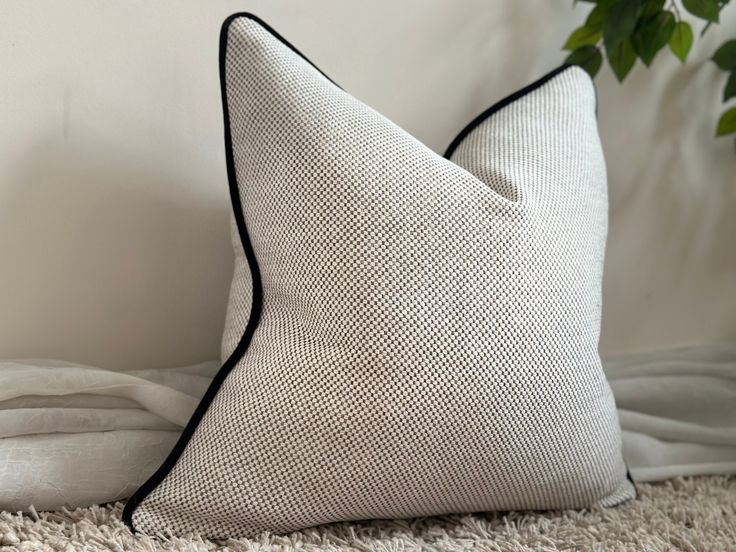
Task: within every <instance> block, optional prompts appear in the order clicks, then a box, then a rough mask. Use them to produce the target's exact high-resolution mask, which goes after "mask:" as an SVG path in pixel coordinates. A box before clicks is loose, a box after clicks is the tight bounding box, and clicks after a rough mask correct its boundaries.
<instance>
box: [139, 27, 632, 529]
mask: <svg viewBox="0 0 736 552" xmlns="http://www.w3.org/2000/svg"><path fill="white" fill-rule="evenodd" d="M223 32H224V33H226V35H225V38H226V40H224V42H223V47H224V48H225V49H226V50H225V52H224V64H225V66H224V71H225V73H224V75H225V79H224V83H225V85H224V86H225V92H226V100H227V104H228V109H229V121H228V124H229V127H230V132H231V136H232V152H230V154H231V155H232V160H233V162H234V168H235V176H236V182H235V185H236V188H237V189H236V191H237V193H236V194H235V195H236V197H235V200H236V201H237V202H239V205H240V206H241V207H242V216H243V223H244V227H245V228H247V234H248V237H249V240H250V244H251V245H252V248H253V252H254V256H255V261H256V262H257V270H258V272H259V274H260V277H261V281H262V309H261V310H260V312H258V313H256V312H253V313H251V307H250V305H251V298H252V296H254V295H255V294H254V293H252V290H251V272H252V270H251V269H252V268H253V266H252V265H251V267H250V268H249V266H248V263H247V259H246V256H245V255H244V254H243V246H242V244H241V243H240V239H241V237H242V236H239V235H238V233H237V232H235V234H234V235H235V249H236V253H237V255H236V269H235V277H234V281H233V286H232V293H231V303H230V309H229V311H228V320H227V327H226V332H225V336H224V339H223V353H224V354H225V355H226V356H228V355H230V354H231V353H233V352H234V356H236V357H238V358H231V359H230V361H232V362H234V366H233V367H232V369H231V371H230V372H229V373H228V375H227V377H226V378H225V379H224V382H223V383H222V385H221V386H220V388H219V390H218V392H217V394H216V396H215V397H214V399H213V400H212V402H211V404H210V405H209V407H208V409H207V410H206V413H205V414H204V415H203V416H202V418H201V420H200V421H199V423H198V425H197V427H196V430H194V432H193V434H192V435H191V438H189V439H188V442H187V443H186V446H185V447H184V449H183V452H181V455H180V456H178V459H176V462H175V464H173V465H172V466H170V468H168V469H167V470H165V471H166V473H164V474H159V477H158V479H157V480H156V481H154V483H155V486H154V487H153V488H152V489H149V492H147V493H145V496H140V495H139V496H138V497H137V498H136V499H135V500H134V502H135V503H136V504H137V506H136V507H134V510H133V511H132V523H133V525H134V526H135V528H136V529H138V530H141V531H144V532H146V533H159V532H167V531H170V532H172V533H174V534H185V533H187V532H197V533H199V534H203V535H206V536H209V537H218V538H222V537H230V536H233V537H234V536H253V535H255V534H257V533H259V532H261V531H263V530H268V531H272V532H276V533H284V532H289V531H293V530H298V529H300V528H304V527H308V526H313V525H318V524H324V523H329V522H334V521H341V520H357V519H366V518H405V517H414V516H425V515H436V514H443V513H450V512H474V511H486V510H526V509H564V508H581V507H586V506H591V505H614V504H617V503H619V502H621V501H623V500H626V499H627V498H630V497H632V496H633V494H634V489H633V486H632V485H631V484H630V483H629V481H628V480H627V479H626V469H625V466H624V463H623V460H622V456H621V438H620V430H619V425H618V420H617V414H616V410H615V406H614V401H613V397H612V394H611V391H610V389H609V387H608V384H607V383H606V380H605V377H604V375H603V372H602V370H601V365H600V360H599V356H598V353H597V345H598V337H599V328H600V306H601V305H600V300H601V275H602V266H603V254H604V244H605V238H606V226H607V214H606V213H607V198H606V174H605V164H604V159H603V155H602V151H601V145H600V142H599V138H598V133H597V127H596V118H595V101H596V100H595V92H594V89H593V86H592V83H591V81H590V79H589V78H588V76H587V75H586V74H585V73H584V72H583V71H582V70H580V69H578V68H573V67H571V68H567V69H565V70H562V71H560V72H558V73H557V74H556V75H555V76H553V77H551V78H549V79H547V80H546V81H545V82H544V83H543V84H540V85H539V86H537V87H536V88H534V89H533V90H529V91H528V92H527V93H526V94H524V95H521V96H520V97H519V98H518V99H516V100H515V101H512V102H509V103H508V105H505V106H504V107H502V108H501V109H499V110H498V111H497V112H495V113H493V114H491V115H489V116H488V117H487V118H486V119H485V120H483V121H482V122H481V123H480V124H479V125H478V126H476V127H475V128H474V129H473V130H472V131H471V132H470V133H469V134H468V135H467V137H466V138H465V140H463V141H462V142H461V143H460V144H459V146H458V147H457V148H456V149H455V151H454V154H453V156H452V159H450V160H448V159H444V158H442V157H440V156H439V155H437V154H436V153H434V152H432V151H430V150H429V149H428V148H427V147H425V146H424V145H423V144H421V143H420V142H418V141H417V140H416V139H414V138H413V137H412V136H410V135H409V134H408V133H406V132H405V131H403V130H402V129H400V128H398V127H397V126H396V125H394V124H393V123H391V122H390V121H388V120H387V119H385V118H384V117H383V116H381V115H380V114H378V113H376V112H375V111H373V110H372V109H370V108H369V107H367V106H365V105H364V104H362V103H361V102H360V101H358V100H356V99H355V98H353V97H352V96H350V95H349V94H348V93H346V92H344V91H343V90H341V89H340V88H339V87H337V86H335V85H334V84H332V82H331V81H330V80H329V79H327V78H326V77H325V76H324V75H323V74H322V73H320V72H319V71H318V70H317V69H315V68H314V67H313V66H312V65H311V64H310V63H309V62H307V61H306V60H305V59H304V58H303V57H301V56H300V55H299V54H298V53H297V52H296V51H295V50H294V49H293V48H291V47H289V45H288V44H286V43H284V42H283V41H282V40H280V38H279V37H278V36H277V35H275V34H274V33H273V32H272V31H270V29H268V28H267V27H266V26H264V25H263V24H261V23H260V22H259V21H258V20H256V19H254V18H252V17H249V16H242V17H236V18H233V19H231V20H230V21H229V23H227V24H226V26H225V28H224V30H223ZM235 212H236V218H237V213H238V209H235ZM256 293H257V292H256ZM250 316H258V317H259V318H258V320H257V322H258V323H257V327H256V329H255V331H254V333H253V334H252V339H251V341H250V343H249V344H248V346H247V348H245V349H243V348H238V346H237V344H238V342H239V341H240V340H241V339H242V334H243V332H244V330H245V327H246V325H247V324H248V320H249V317H250ZM149 487H150V485H149Z"/></svg>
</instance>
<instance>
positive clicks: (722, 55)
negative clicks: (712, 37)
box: [711, 39, 736, 71]
mask: <svg viewBox="0 0 736 552" xmlns="http://www.w3.org/2000/svg"><path fill="white" fill-rule="evenodd" d="M711 59H713V61H715V62H716V65H718V67H719V68H720V69H723V70H724V71H730V70H731V69H736V39H734V40H729V41H728V42H726V43H724V44H723V45H722V46H721V47H720V48H718V50H716V53H715V54H713V57H712V58H711Z"/></svg>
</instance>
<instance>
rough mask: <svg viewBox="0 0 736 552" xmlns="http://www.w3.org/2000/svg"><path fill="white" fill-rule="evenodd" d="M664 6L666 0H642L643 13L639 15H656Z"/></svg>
mask: <svg viewBox="0 0 736 552" xmlns="http://www.w3.org/2000/svg"><path fill="white" fill-rule="evenodd" d="M663 8H664V0H645V1H644V2H642V8H641V15H640V16H639V17H642V18H645V19H646V18H648V17H651V16H653V15H656V14H657V13H659V12H660V11H662V9H663Z"/></svg>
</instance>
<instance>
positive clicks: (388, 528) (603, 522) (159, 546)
mask: <svg viewBox="0 0 736 552" xmlns="http://www.w3.org/2000/svg"><path fill="white" fill-rule="evenodd" d="M639 492H640V496H639V499H638V500H636V501H633V502H629V503H627V504H625V505H623V506H620V507H618V508H613V509H609V510H603V509H600V510H599V509H596V510H592V511H586V512H571V511H568V512H552V513H544V514H529V513H525V514H522V513H510V514H505V515H504V514H476V515H461V516H445V517H439V518H429V519H422V520H408V521H374V522H366V523H352V524H350V523H344V524H336V525H331V526H325V527H322V528H319V529H309V530H305V531H301V532H298V533H292V534H291V535H288V536H285V537H278V536H272V535H267V534H266V535H262V536H261V537H260V538H259V539H255V540H230V541H225V542H211V541H206V540H202V539H200V538H196V537H194V538H188V539H180V538H173V539H167V540H158V539H154V538H151V537H135V536H133V535H132V534H131V533H130V532H129V531H128V529H127V528H126V527H125V526H124V525H123V523H122V521H121V520H120V513H121V511H122V504H120V503H118V504H115V505H110V506H107V507H105V506H95V507H92V508H82V509H78V510H75V511H62V512H49V513H41V514H38V515H33V514H24V515H21V514H9V513H7V512H4V513H0V550H2V551H3V552H16V551H19V552H20V551H23V552H25V551H31V550H33V551H37V550H38V551H63V552H75V551H89V552H95V551H108V550H111V551H115V552H128V551H131V552H139V551H145V552H155V551H159V550H167V551H178V550H181V551H187V552H199V551H204V550H208V551H209V550H218V551H219V550H222V551H225V550H232V551H242V550H260V551H269V550H279V551H283V552H287V551H291V550H301V551H305V552H308V551H315V550H334V551H337V550H351V551H353V550H355V551H368V550H376V551H381V552H389V551H409V550H423V551H440V550H442V551H445V550H449V551H457V550H489V551H499V552H501V551H503V552H505V551H513V552H521V551H534V552H547V551H557V550H566V551H573V550H586V551H587V550H591V551H596V550H606V551H623V550H646V551H660V550H661V551H665V550H667V551H676V550H682V551H688V552H690V551H711V550H718V551H721V550H723V551H728V550H736V477H734V476H732V477H698V478H691V479H677V480H673V481H667V482H665V483H661V484H656V485H646V484H642V485H639Z"/></svg>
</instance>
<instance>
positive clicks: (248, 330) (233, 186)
mask: <svg viewBox="0 0 736 552" xmlns="http://www.w3.org/2000/svg"><path fill="white" fill-rule="evenodd" d="M240 17H246V18H249V19H252V20H254V21H255V22H257V23H258V24H259V25H261V26H262V27H263V28H264V29H266V30H267V31H269V32H270V33H272V34H273V35H274V36H275V37H276V38H278V39H279V40H280V41H282V42H283V43H284V44H285V45H286V46H288V47H289V48H291V49H292V50H293V51H294V52H296V53H297V54H299V55H302V54H300V53H299V51H298V50H297V49H296V48H294V47H293V46H292V45H291V44H289V43H288V42H286V40H284V39H283V38H282V37H281V36H279V35H278V34H277V33H276V32H275V31H273V30H272V29H271V28H270V27H269V26H268V25H266V24H265V23H264V22H263V21H261V20H260V19H258V18H257V17H256V16H254V15H251V14H248V13H236V14H234V15H231V16H230V17H228V18H227V19H226V20H225V22H224V23H223V24H222V28H221V30H220V54H219V70H220V92H221V96H222V112H223V118H224V127H225V159H226V165H227V179H228V183H229V188H230V200H231V202H232V207H233V215H234V217H235V222H236V225H237V228H238V234H239V236H240V242H241V244H242V246H243V251H244V253H245V257H246V259H247V260H248V266H249V268H250V273H251V278H252V281H253V298H252V303H251V310H250V317H249V319H248V323H247V324H246V327H245V330H244V331H243V335H242V336H241V338H240V341H239V342H238V345H237V346H236V347H235V350H234V351H233V352H232V354H231V355H230V357H229V358H228V359H227V360H226V361H225V363H224V364H223V365H222V368H220V370H219V371H218V372H217V375H215V377H214V378H213V380H212V383H210V386H209V387H208V388H207V391H206V392H205V394H204V396H203V397H202V400H201V401H200V403H199V405H198V406H197V408H196V410H195V411H194V414H192V417H191V419H190V420H189V422H188V423H187V426H186V427H185V428H184V431H183V432H182V434H181V436H180V437H179V440H178V441H177V443H176V445H174V448H173V449H172V451H171V452H170V453H169V455H168V457H167V458H166V460H164V462H163V464H161V466H160V467H159V468H158V470H156V472H155V473H154V474H153V475H152V476H151V477H150V478H149V479H148V481H146V482H145V483H144V484H143V485H141V487H140V488H139V489H138V490H137V491H136V492H135V494H133V496H132V497H130V499H129V500H128V502H127V504H126V505H125V508H124V510H123V521H124V522H125V524H126V525H127V526H128V527H130V529H131V530H132V531H133V532H135V531H136V530H135V527H134V526H133V513H134V512H135V509H136V508H137V507H138V505H139V504H140V503H141V502H143V500H145V498H146V497H147V496H148V495H149V494H150V493H151V492H152V491H153V490H154V489H155V488H156V487H157V486H158V485H159V484H160V483H161V482H162V481H163V480H164V478H165V477H166V476H167V475H168V473H169V472H170V471H171V469H172V468H173V467H174V466H175V465H176V463H177V461H178V460H179V458H180V457H181V455H182V453H183V452H184V449H185V448H186V446H187V444H189V441H190V439H191V438H192V435H193V434H194V432H195V430H196V429H197V426H198V425H199V423H200V421H201V420H202V418H203V417H204V415H205V413H206V412H207V409H208V408H209V406H210V404H211V403H212V401H213V399H214V398H215V396H216V395H217V392H218V391H219V390H220V387H221V386H222V384H223V382H224V381H225V378H227V376H228V374H229V373H230V372H231V371H232V369H233V368H234V367H235V366H236V365H237V363H238V362H239V361H240V359H241V358H242V357H243V355H244V354H245V351H246V350H247V349H248V346H249V345H250V342H251V340H252V339H253V334H254V332H255V330H256V327H257V326H258V322H259V320H260V316H261V309H262V306H263V286H262V284H261V273H260V270H259V268H258V263H257V261H256V256H255V253H254V251H253V246H252V244H251V242H250V239H249V237H248V230H247V228H246V226H245V219H244V218H243V206H242V204H241V201H240V191H239V188H238V180H237V175H236V172H235V161H234V159H233V148H232V135H231V133H230V114H229V110H228V102H227V85H226V82H225V79H226V75H225V61H226V53H227V38H228V30H229V28H230V24H231V23H232V22H233V21H234V20H235V19H237V18H240ZM302 57H303V56H302ZM305 59H306V58H305ZM307 61H308V60H307ZM310 63H311V62H310ZM315 68H316V67H315ZM317 70H318V71H319V69H317ZM320 72H321V71H320ZM328 78H329V77H328Z"/></svg>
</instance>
